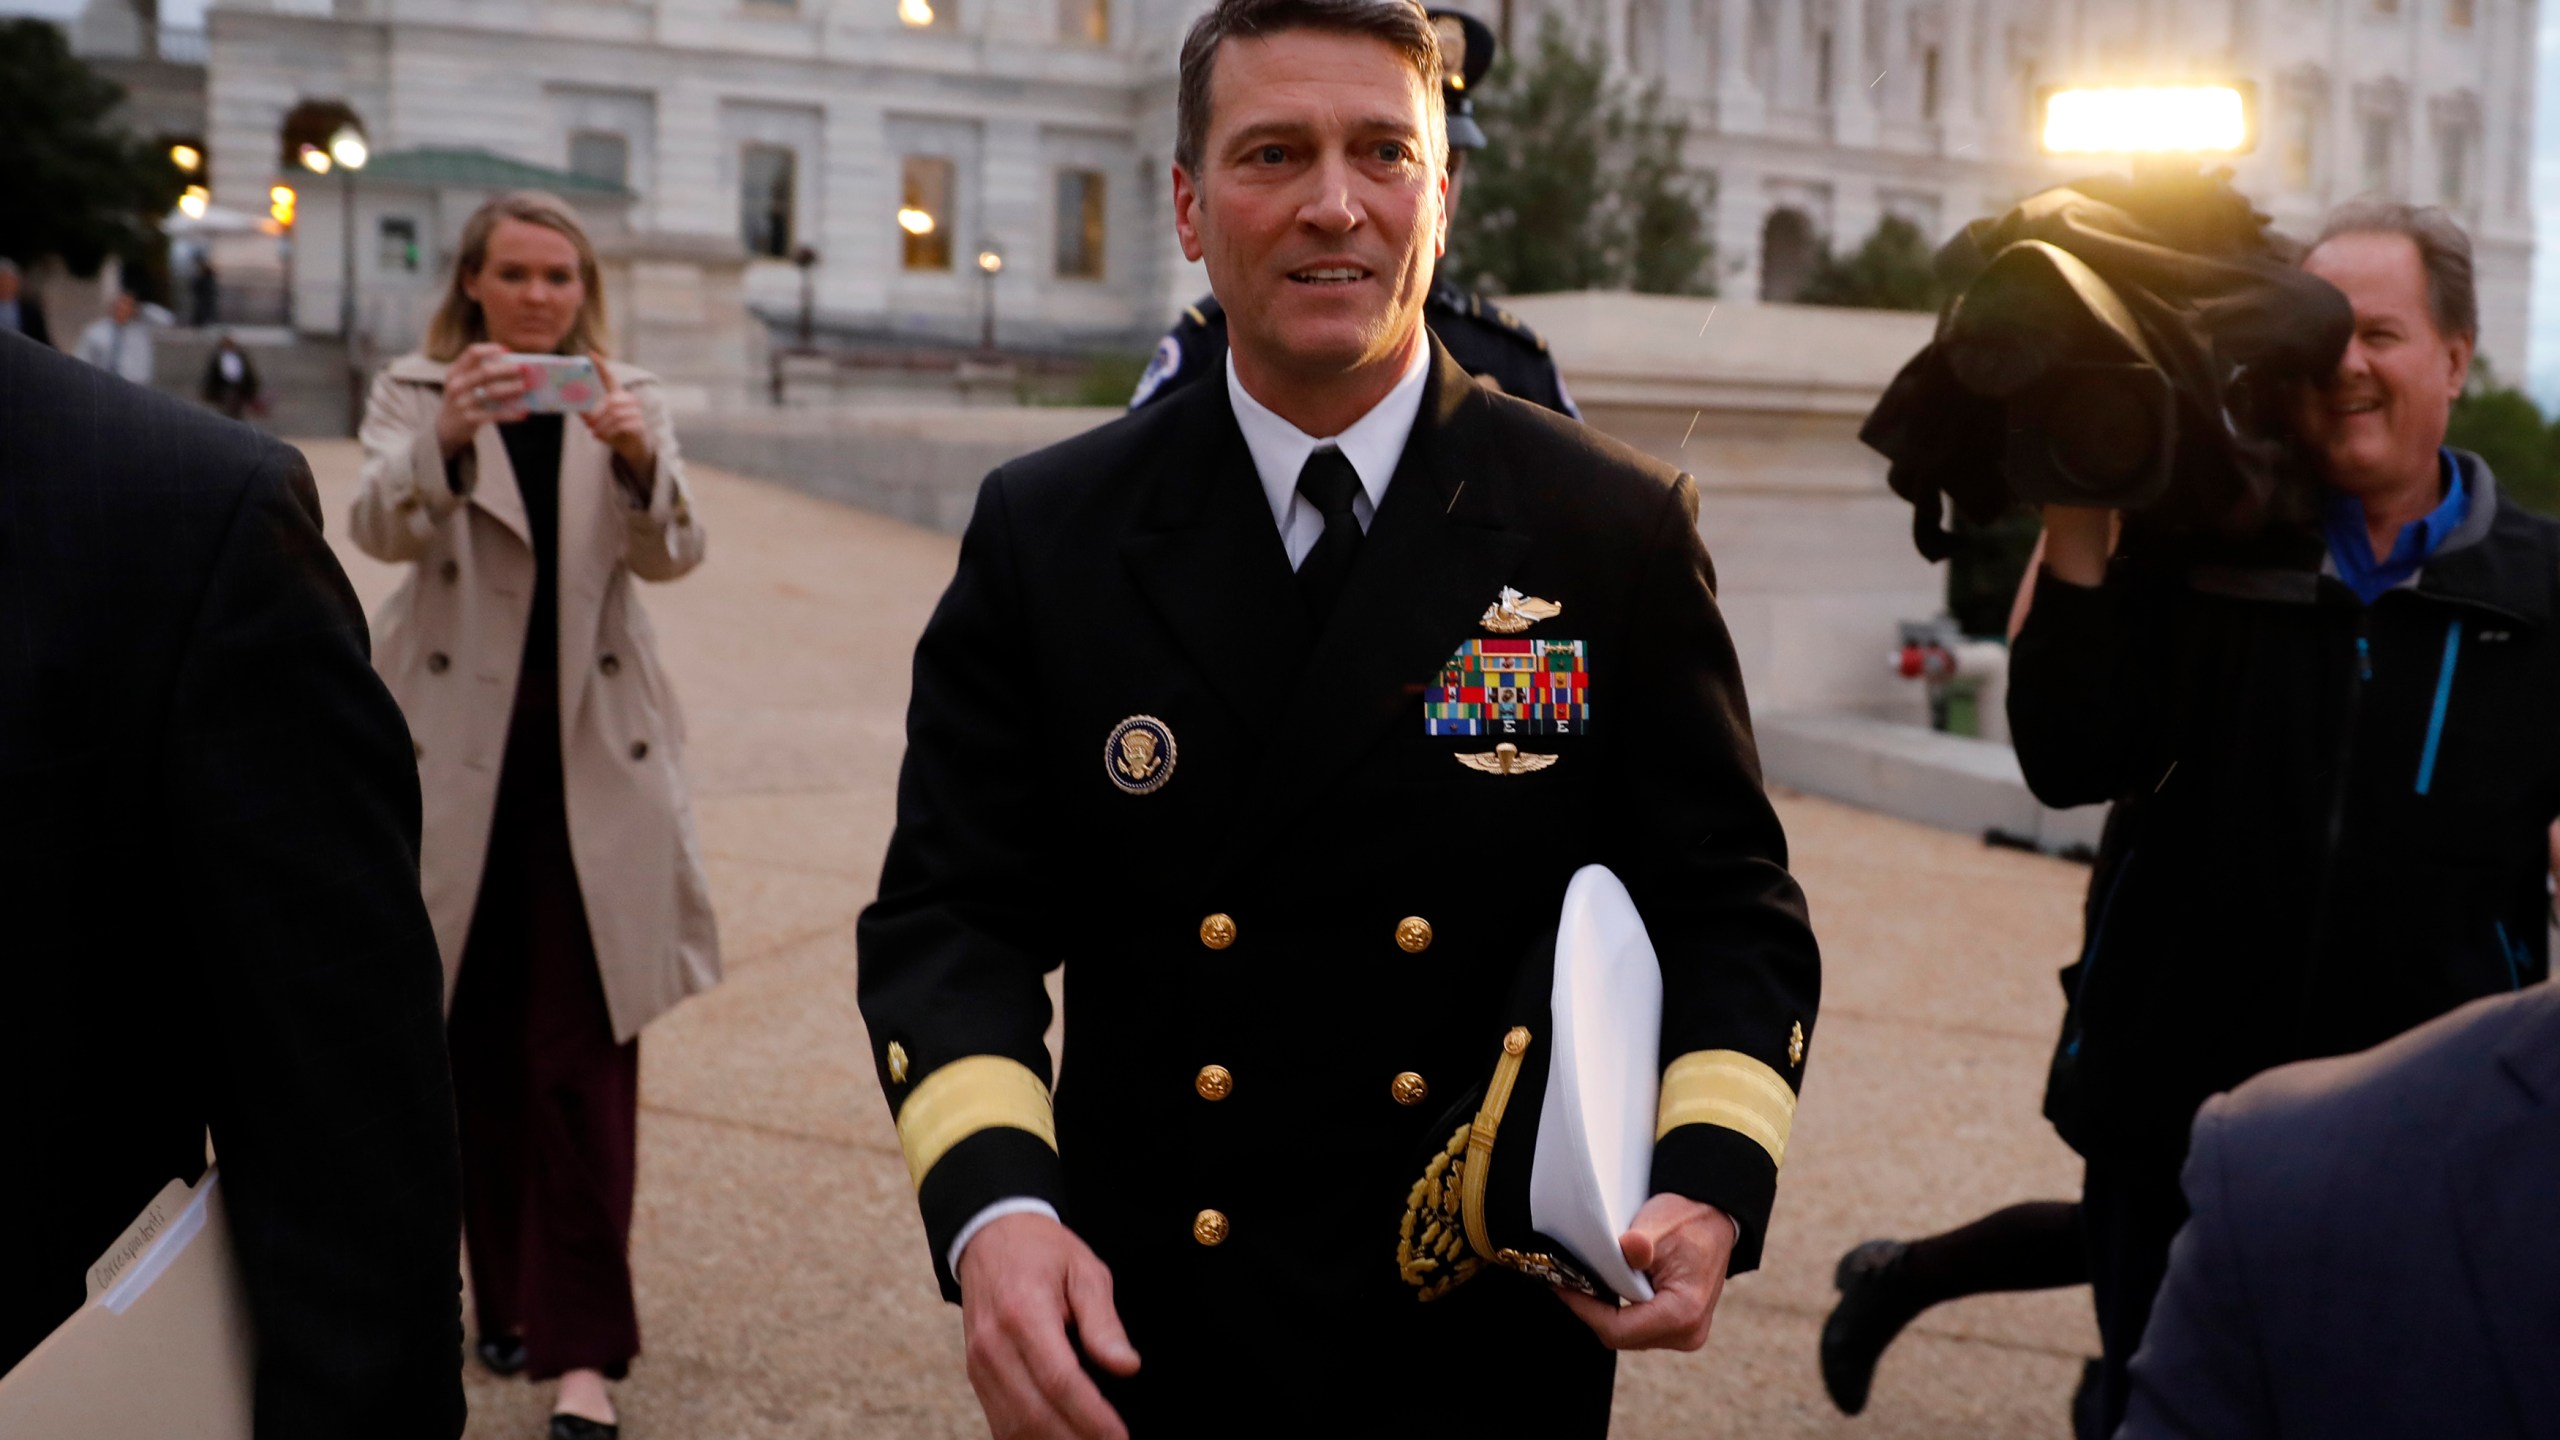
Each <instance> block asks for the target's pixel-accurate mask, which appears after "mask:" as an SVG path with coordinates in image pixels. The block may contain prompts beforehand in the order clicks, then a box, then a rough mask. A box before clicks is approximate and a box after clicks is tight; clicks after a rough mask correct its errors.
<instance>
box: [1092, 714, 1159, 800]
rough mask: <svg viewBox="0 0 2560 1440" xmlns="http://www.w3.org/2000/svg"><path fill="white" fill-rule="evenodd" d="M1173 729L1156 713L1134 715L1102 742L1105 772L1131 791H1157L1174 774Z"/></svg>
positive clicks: (1121, 723) (1113, 782) (1125, 789)
mask: <svg viewBox="0 0 2560 1440" xmlns="http://www.w3.org/2000/svg"><path fill="white" fill-rule="evenodd" d="M1173 760H1174V748H1173V730H1172V728H1171V727H1170V726H1168V725H1166V724H1165V723H1164V722H1163V721H1161V720H1159V719H1157V718H1156V717H1154V716H1153V715H1132V716H1130V717H1129V718H1128V719H1126V720H1123V721H1121V722H1120V723H1119V724H1117V725H1114V726H1112V727H1111V737H1110V738H1109V739H1107V740H1105V741H1103V742H1102V773H1104V774H1105V775H1108V776H1110V777H1111V783H1112V784H1114V785H1117V786H1119V787H1120V788H1121V790H1122V791H1124V792H1126V793H1128V794H1131V795H1153V794H1154V793H1156V792H1157V791H1158V790H1161V789H1163V788H1164V782H1166V781H1167V780H1170V779H1172V778H1173Z"/></svg>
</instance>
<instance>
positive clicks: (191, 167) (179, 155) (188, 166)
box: [169, 145, 204, 175]
mask: <svg viewBox="0 0 2560 1440" xmlns="http://www.w3.org/2000/svg"><path fill="white" fill-rule="evenodd" d="M169 163H170V164H172V165H175V166H177V167H178V168H179V169H181V170H184V171H186V172H187V173H188V174H190V175H193V174H194V173H196V167H197V166H199V165H202V164H203V163H204V152H203V151H201V150H198V149H197V148H196V147H194V146H193V145H172V146H170V147H169Z"/></svg>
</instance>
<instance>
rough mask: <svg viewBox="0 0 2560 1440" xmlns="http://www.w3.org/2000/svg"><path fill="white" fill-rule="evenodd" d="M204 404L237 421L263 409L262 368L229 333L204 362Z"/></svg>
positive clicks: (218, 342) (217, 342)
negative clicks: (259, 379) (261, 390)
mask: <svg viewBox="0 0 2560 1440" xmlns="http://www.w3.org/2000/svg"><path fill="white" fill-rule="evenodd" d="M204 403H206V404H207V405H210V406H212V407H213V408H214V409H216V410H219V411H221V412H222V413H223V415H224V416H226V417H227V418H229V419H233V420H237V419H240V418H241V417H242V416H244V415H246V414H248V413H249V412H250V411H251V410H263V409H265V406H264V405H262V404H261V403H260V397H259V394H258V367H257V366H256V365H255V364H253V363H251V362H250V359H249V352H248V351H246V350H243V349H241V348H240V342H239V341H238V340H237V339H234V338H233V337H232V336H230V335H228V334H226V335H224V336H223V337H222V338H221V339H220V340H218V341H216V342H215V343H214V347H213V353H212V354H211V355H208V356H206V357H205V361H204Z"/></svg>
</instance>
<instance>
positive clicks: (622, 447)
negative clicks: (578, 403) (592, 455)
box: [578, 355, 658, 504]
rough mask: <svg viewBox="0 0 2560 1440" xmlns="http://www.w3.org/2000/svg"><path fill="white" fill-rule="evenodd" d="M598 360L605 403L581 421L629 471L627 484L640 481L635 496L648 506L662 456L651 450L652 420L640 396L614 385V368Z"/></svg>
mask: <svg viewBox="0 0 2560 1440" xmlns="http://www.w3.org/2000/svg"><path fill="white" fill-rule="evenodd" d="M595 358H596V374H597V375H598V376H600V377H602V379H603V380H604V391H605V394H604V403H602V404H600V405H598V406H596V408H594V409H593V410H589V411H587V412H586V413H584V414H582V415H580V416H579V417H578V418H579V419H581V420H584V421H586V422H587V430H588V432H589V433H591V434H593V435H594V436H595V437H596V438H597V439H598V440H601V441H603V442H604V443H605V444H606V446H607V447H609V448H610V449H611V450H612V451H613V453H614V458H616V459H618V460H620V461H621V462H622V464H623V467H624V469H626V470H627V471H629V475H628V476H627V477H626V479H625V481H624V483H625V486H626V487H628V486H629V485H630V484H632V483H634V482H636V483H637V484H638V485H639V486H640V490H639V492H638V493H637V495H636V496H635V498H636V499H637V500H639V501H640V502H641V503H643V504H645V503H647V501H648V486H649V484H650V482H651V481H652V480H653V479H654V478H655V477H656V472H657V464H658V457H657V455H656V453H655V452H654V451H652V450H651V449H650V448H649V417H648V414H647V413H646V412H645V411H643V410H642V409H641V408H640V397H639V396H637V395H634V394H632V393H631V392H630V391H628V390H625V389H623V388H622V387H621V386H620V385H617V384H615V383H614V379H613V369H612V367H611V366H609V365H607V364H605V363H604V357H603V356H602V355H598V356H597V357H595Z"/></svg>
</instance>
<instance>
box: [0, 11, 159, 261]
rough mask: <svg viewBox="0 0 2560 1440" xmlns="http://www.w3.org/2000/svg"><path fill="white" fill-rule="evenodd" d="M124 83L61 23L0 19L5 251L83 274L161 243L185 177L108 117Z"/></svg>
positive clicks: (0, 214) (0, 230)
mask: <svg viewBox="0 0 2560 1440" xmlns="http://www.w3.org/2000/svg"><path fill="white" fill-rule="evenodd" d="M123 99H124V89H123V87H122V86H119V85H117V84H115V83H114V82H113V81H110V80H106V79H104V78H101V77H100V76H99V75H97V74H96V73H95V72H93V71H92V70H90V69H89V67H88V66H86V65H83V64H82V63H80V61H79V60H78V59H77V58H76V57H74V56H73V55H72V53H71V47H70V45H69V43H68V42H66V41H65V39H64V38H63V33H62V30H61V28H60V27H58V26H56V25H53V24H52V23H50V22H48V21H43V20H29V19H17V20H0V177H6V183H7V186H8V199H7V200H6V201H5V202H0V255H6V256H8V257H10V258H11V259H14V260H18V261H22V262H25V261H35V260H41V259H44V258H46V257H48V256H56V257H59V258H60V259H61V260H62V262H63V263H64V264H65V265H67V266H69V267H70V268H71V271H72V273H74V274H77V275H90V274H95V273H96V272H97V269H98V266H99V265H100V264H101V263H102V262H103V261H105V259H106V258H107V257H108V256H109V255H119V256H124V257H127V258H130V259H137V260H138V259H140V258H142V257H143V256H145V255H147V254H148V253H149V252H150V251H151V250H152V249H153V247H154V246H156V245H157V243H158V239H159V237H158V234H157V231H156V229H155V228H154V223H153V222H154V221H155V220H156V218H157V217H159V216H162V215H166V214H167V213H169V207H170V206H172V205H175V204H176V203H177V201H178V195H179V193H180V192H181V191H183V190H184V189H185V188H186V177H185V176H183V175H182V174H180V173H179V171H178V167H177V166H175V165H173V164H171V163H170V161H169V157H168V156H166V155H164V154H161V153H159V152H158V149H157V147H155V146H153V145H151V144H149V143H147V142H145V141H142V140H138V139H136V138H134V137H133V136H131V135H128V134H125V133H124V132H122V131H120V130H116V129H111V128H109V124H108V120H107V116H108V113H109V112H110V111H112V110H114V109H115V107H116V106H117V105H118V104H120V103H121V102H122V101H123Z"/></svg>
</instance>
